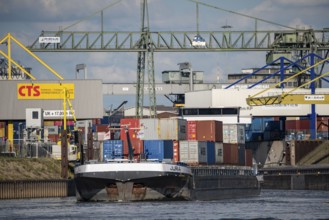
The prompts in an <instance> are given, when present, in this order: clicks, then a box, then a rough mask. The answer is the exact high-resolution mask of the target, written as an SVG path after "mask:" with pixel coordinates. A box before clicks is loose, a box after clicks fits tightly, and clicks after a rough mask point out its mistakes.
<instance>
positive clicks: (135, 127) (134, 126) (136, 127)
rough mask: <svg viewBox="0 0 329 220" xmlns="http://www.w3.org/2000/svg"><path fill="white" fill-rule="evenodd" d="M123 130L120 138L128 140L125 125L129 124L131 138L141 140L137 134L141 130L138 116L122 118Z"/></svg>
mask: <svg viewBox="0 0 329 220" xmlns="http://www.w3.org/2000/svg"><path fill="white" fill-rule="evenodd" d="M120 125H121V130H120V139H121V140H127V135H126V131H125V129H124V126H128V133H129V137H130V140H140V139H139V138H138V137H137V136H138V135H137V134H138V132H139V131H140V123H139V119H138V118H122V119H121V120H120Z"/></svg>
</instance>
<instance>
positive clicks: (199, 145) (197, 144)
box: [179, 141, 208, 165]
mask: <svg viewBox="0 0 329 220" xmlns="http://www.w3.org/2000/svg"><path fill="white" fill-rule="evenodd" d="M179 156H180V161H181V162H184V163H187V164H190V165H198V164H207V159H208V158H207V143H206V142H205V141H180V142H179Z"/></svg>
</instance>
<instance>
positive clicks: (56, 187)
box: [0, 179, 75, 199]
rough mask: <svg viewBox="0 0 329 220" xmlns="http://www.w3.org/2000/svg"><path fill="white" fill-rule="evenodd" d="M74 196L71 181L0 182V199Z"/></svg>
mask: <svg viewBox="0 0 329 220" xmlns="http://www.w3.org/2000/svg"><path fill="white" fill-rule="evenodd" d="M67 196H75V187H74V181H73V180H62V179H59V180H10V181H0V199H24V198H46V197H67Z"/></svg>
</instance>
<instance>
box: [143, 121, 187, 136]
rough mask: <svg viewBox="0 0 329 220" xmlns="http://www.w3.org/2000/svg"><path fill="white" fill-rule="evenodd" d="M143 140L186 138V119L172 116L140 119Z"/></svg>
mask: <svg viewBox="0 0 329 220" xmlns="http://www.w3.org/2000/svg"><path fill="white" fill-rule="evenodd" d="M140 126H141V131H140V132H139V134H140V138H141V139H142V140H186V120H184V119H172V118H160V119H153V118H146V119H140Z"/></svg>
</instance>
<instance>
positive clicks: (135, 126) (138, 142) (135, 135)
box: [120, 118, 144, 159]
mask: <svg viewBox="0 0 329 220" xmlns="http://www.w3.org/2000/svg"><path fill="white" fill-rule="evenodd" d="M120 125H121V130H120V140H122V142H123V156H124V157H125V158H127V157H128V141H127V133H126V130H125V129H123V128H124V127H125V126H127V127H128V134H129V137H130V141H131V145H132V148H133V151H134V158H135V159H137V158H140V155H143V154H144V144H143V140H142V139H141V138H140V131H141V126H140V119H138V118H122V119H121V120H120Z"/></svg>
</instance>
